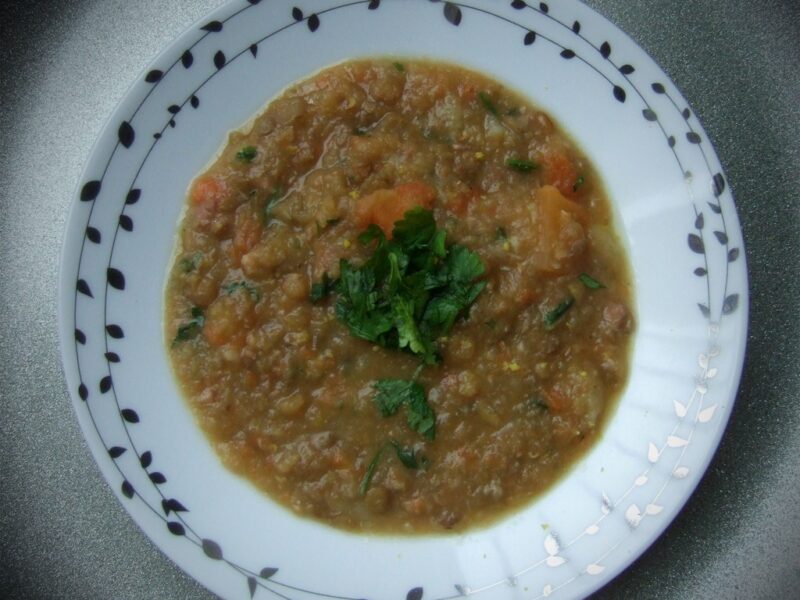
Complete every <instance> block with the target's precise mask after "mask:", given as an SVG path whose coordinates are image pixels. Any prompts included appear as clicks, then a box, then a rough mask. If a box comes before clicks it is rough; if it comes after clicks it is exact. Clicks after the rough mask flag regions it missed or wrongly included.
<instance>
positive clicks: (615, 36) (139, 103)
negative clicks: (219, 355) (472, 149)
mask: <svg viewBox="0 0 800 600" xmlns="http://www.w3.org/2000/svg"><path fill="white" fill-rule="evenodd" d="M312 6H313V9H312V8H311V7H312ZM312 10H314V11H316V12H314V13H312V12H311V11H312ZM376 55H393V56H400V57H426V58H434V59H437V58H438V59H445V60H448V61H453V62H456V63H460V64H463V65H465V66H467V67H471V68H475V69H478V70H480V71H483V72H485V73H487V74H489V75H492V76H494V77H495V78H497V79H499V80H500V81H502V82H504V83H505V84H507V85H508V86H510V87H512V88H514V89H516V90H518V91H520V92H522V93H523V94H525V95H526V96H528V97H529V98H530V99H531V100H532V101H533V102H534V103H535V104H537V105H539V106H541V107H542V108H544V109H545V110H547V111H548V112H549V113H550V114H551V115H553V116H554V117H555V118H556V119H557V120H558V121H559V122H560V124H561V126H562V127H563V128H564V129H565V130H566V131H567V132H568V133H569V134H571V136H572V137H573V139H575V140H576V141H577V142H578V144H579V145H580V146H581V148H582V149H583V150H584V151H585V153H586V154H587V155H588V156H589V158H590V159H591V160H592V161H593V162H594V165H595V166H596V167H597V169H598V171H599V172H600V173H601V175H602V177H603V178H604V180H605V184H606V188H607V190H608V192H609V194H610V196H611V198H612V201H613V203H614V205H615V211H616V215H617V224H618V227H619V229H620V231H621V233H622V237H623V238H624V242H625V244H626V246H627V248H628V250H629V252H630V258H631V263H632V267H633V273H634V279H635V286H636V290H635V297H636V313H637V316H638V330H637V332H636V337H635V342H634V347H633V354H632V369H631V377H630V382H629V385H628V387H627V389H626V391H625V392H624V395H623V397H622V398H621V400H620V403H619V407H618V409H617V411H616V413H615V415H614V416H613V418H612V419H611V421H610V423H609V425H608V428H607V430H606V431H605V433H604V435H603V436H602V438H601V440H600V441H599V442H598V444H597V445H596V446H595V447H594V449H592V450H591V451H590V452H589V453H588V454H587V455H586V456H585V457H584V458H583V459H582V460H581V461H579V462H578V464H577V465H576V466H575V468H574V469H573V470H572V471H571V472H570V474H569V475H568V476H567V477H565V478H564V479H563V480H562V481H561V482H560V483H558V484H557V485H556V486H555V487H553V488H552V489H551V490H550V491H549V492H548V493H546V494H545V495H544V496H542V497H541V498H539V499H538V500H536V501H535V502H534V503H533V504H531V505H530V506H529V507H528V508H526V509H524V510H521V511H519V512H517V513H516V514H514V515H512V516H510V517H508V518H507V519H505V520H503V521H501V522H499V523H497V524H496V525H494V526H492V527H490V528H487V529H483V530H477V531H474V532H471V533H467V534H463V535H452V534H451V535H437V536H434V535H431V536H420V537H391V536H369V535H356V534H351V533H344V532H341V531H338V530H335V529H332V528H330V527H327V526H324V525H320V524H317V523H315V522H312V521H310V520H304V519H300V518H297V517H295V516H294V515H292V514H290V513H289V512H288V511H287V510H285V509H284V508H282V507H280V506H278V505H277V504H275V503H274V502H272V501H271V500H269V499H268V498H266V497H265V496H264V495H263V494H262V493H260V492H259V491H257V490H255V489H254V488H253V487H251V485H250V484H248V483H247V482H245V481H243V480H241V479H240V478H238V477H237V476H235V475H233V474H231V473H230V472H228V471H227V470H226V469H225V468H224V467H223V466H222V465H221V464H220V462H219V460H218V459H217V457H216V455H215V454H214V452H213V451H212V449H211V447H210V446H209V444H208V443H207V442H206V439H205V437H204V436H203V434H202V432H201V431H200V430H199V428H198V427H197V426H196V424H195V422H194V419H193V416H192V414H191V413H190V410H189V408H188V406H187V405H186V404H185V403H184V401H183V400H182V398H181V397H180V394H179V392H178V389H177V386H176V383H175V381H174V380H173V377H172V374H171V371H170V367H169V365H168V359H167V356H166V351H165V347H164V342H163V330H162V313H163V286H164V281H165V277H166V271H167V267H168V262H169V259H170V254H171V252H172V247H173V241H174V235H175V230H176V226H177V223H178V218H179V215H180V212H181V208H182V204H183V202H184V197H185V192H186V189H187V187H188V185H189V183H190V181H191V180H192V178H193V177H194V176H195V175H196V174H197V173H198V172H200V171H201V170H202V169H203V168H204V167H205V166H206V165H207V164H208V163H209V161H210V160H211V158H212V157H213V156H214V155H215V153H216V152H217V151H218V149H219V148H220V146H221V145H222V144H223V143H224V141H225V139H226V135H227V133H228V132H229V131H230V130H232V129H236V128H238V127H240V126H241V125H242V124H243V123H245V122H246V121H247V120H248V119H249V118H251V117H252V116H253V115H254V114H255V113H256V112H258V111H259V110H260V109H261V108H262V107H263V106H264V105H265V104H266V103H267V101H268V100H269V99H270V98H272V97H273V96H275V94H276V93H278V92H279V91H280V90H282V89H283V88H284V87H285V86H287V85H289V84H290V83H292V82H294V81H296V80H298V79H301V78H304V77H306V76H308V75H309V74H311V73H313V72H315V71H317V70H319V69H320V68H322V67H324V66H327V65H330V64H332V63H335V62H338V61H341V60H344V59H348V58H354V57H367V56H376ZM59 318H60V327H61V339H62V349H63V360H64V368H65V372H66V377H67V381H68V384H69V388H70V390H71V392H72V395H73V400H74V404H75V410H76V413H77V415H78V419H79V420H80V423H81V426H82V428H83V431H84V434H85V436H86V439H87V441H88V443H89V445H90V447H91V449H92V451H93V453H94V455H95V458H96V460H97V462H98V465H99V466H100V469H101V470H102V472H103V474H104V475H105V477H106V479H107V480H108V482H109V484H110V485H111V486H112V487H113V488H114V490H116V492H117V494H118V496H119V498H120V502H122V504H123V505H124V506H125V508H126V509H127V510H128V511H129V512H130V514H131V516H132V517H133V518H134V520H135V521H136V522H137V523H138V524H139V525H140V526H141V527H142V529H143V530H144V531H145V532H146V533H147V535H148V536H150V538H151V539H152V540H153V541H154V542H155V543H156V544H158V545H159V547H160V548H161V549H162V550H163V551H164V552H165V554H166V555H167V556H169V557H170V558H171V559H172V560H174V561H175V562H176V563H177V564H178V565H179V566H180V567H181V568H183V569H184V570H186V571H187V572H188V573H189V574H190V575H191V576H193V577H194V578H196V579H197V580H198V581H199V582H201V583H202V584H204V585H205V586H207V587H208V588H209V589H210V590H212V591H213V592H215V593H217V594H219V595H220V596H223V597H226V598H248V597H252V596H255V597H258V598H270V597H274V596H277V597H284V598H309V599H310V598H323V597H324V598H354V599H355V598H376V599H382V598H408V599H415V600H419V599H421V598H424V599H426V600H428V599H434V598H440V599H441V598H452V597H456V596H461V595H469V596H475V597H476V598H480V599H487V600H488V599H499V598H502V599H511V598H526V599H530V598H539V597H545V596H552V597H563V598H568V597H580V596H585V595H587V594H589V593H591V592H592V591H594V590H596V589H597V588H599V587H600V586H601V585H603V584H604V583H606V582H607V581H609V580H610V579H611V578H612V577H613V576H614V575H616V574H617V573H619V572H620V571H621V570H622V569H623V568H625V567H626V566H627V565H629V564H630V563H631V562H632V561H633V560H634V559H635V558H636V557H637V556H638V555H639V554H640V553H641V552H643V551H644V549H645V548H647V546H648V545H649V544H651V543H652V542H653V541H654V540H655V539H656V538H657V537H658V535H659V534H660V533H661V532H662V531H663V530H664V528H665V527H666V526H667V525H668V524H669V522H670V521H671V519H672V518H673V517H674V516H675V515H676V514H677V512H678V511H679V510H680V508H681V507H682V506H683V504H684V503H685V502H686V500H687V498H688V497H689V495H690V494H691V492H692V490H693V489H694V487H695V486H696V484H697V482H698V481H699V479H700V477H701V476H702V474H703V472H704V470H705V468H706V466H707V465H708V462H709V460H710V459H711V456H712V454H713V452H714V450H715V448H716V447H717V444H718V442H719V439H720V436H721V435H722V432H723V430H724V427H725V424H726V421H727V419H728V416H729V414H730V411H731V406H732V402H733V399H734V396H735V392H736V387H737V385H738V381H739V376H740V372H741V366H742V360H743V355H744V344H745V338H746V323H747V275H746V268H745V264H744V252H743V248H742V236H741V232H740V229H739V225H738V220H737V217H736V213H735V208H734V205H733V200H732V198H731V195H730V192H729V190H728V188H727V186H726V181H725V176H724V174H723V173H722V171H721V167H720V164H719V161H718V159H717V157H716V155H715V153H714V149H713V148H712V147H711V145H710V144H709V142H708V139H707V137H706V135H705V133H704V132H703V129H702V127H701V126H700V124H699V123H698V122H697V119H696V118H695V117H694V115H693V113H692V112H691V110H690V109H689V108H688V107H687V103H686V101H685V100H684V99H683V97H682V96H681V94H680V92H678V90H677V89H676V88H675V86H674V85H673V84H672V83H671V82H670V81H669V79H668V78H667V76H666V75H665V74H664V73H663V71H661V70H660V69H659V68H658V67H657V66H656V65H655V64H654V63H653V61H652V60H651V59H650V58H649V57H648V56H647V55H646V54H645V53H644V52H643V51H642V50H641V49H640V48H639V47H638V46H637V45H636V44H635V43H634V42H633V41H632V40H630V39H629V38H628V37H627V36H626V35H625V34H623V33H622V32H620V31H619V30H618V29H616V28H615V27H614V26H613V25H612V24H611V23H609V22H608V21H606V20H605V19H604V18H603V17H601V16H599V15H598V14H596V13H594V12H592V11H591V10H590V9H589V8H587V7H586V6H583V5H581V4H580V3H578V2H576V1H567V0H563V1H561V2H558V3H557V4H555V3H554V5H553V6H552V7H549V6H547V4H545V3H536V2H531V3H528V4H526V3H524V2H521V1H519V0H516V1H514V2H510V1H508V2H496V1H495V2H492V1H489V0H469V1H465V2H429V1H427V0H426V1H423V0H419V1H409V0H383V1H379V0H371V1H370V0H361V1H351V2H347V1H345V0H319V1H317V2H314V3H311V2H304V3H302V5H301V4H294V3H293V2H288V1H284V0H274V1H262V2H259V1H258V0H248V1H246V0H235V1H232V2H230V3H229V4H227V5H225V6H223V7H221V8H220V9H219V10H217V11H216V12H215V13H214V14H213V15H210V16H209V17H208V18H207V19H206V20H204V21H203V22H201V23H198V24H197V26H195V27H192V28H191V29H190V30H189V31H187V32H186V33H185V34H183V35H182V36H181V37H180V38H179V39H177V40H176V41H175V42H174V43H173V44H171V45H170V46H169V48H167V49H166V50H165V51H164V52H163V53H162V54H161V55H160V56H159V57H158V58H157V59H156V60H155V61H154V63H153V65H152V67H151V69H150V70H148V71H147V72H146V73H143V74H142V76H141V77H140V78H139V79H138V80H137V81H136V82H135V83H134V84H133V86H132V87H131V89H130V90H129V92H128V93H127V95H126V96H125V98H124V100H123V102H122V103H121V104H120V106H119V108H118V109H117V110H116V111H115V113H114V114H113V116H112V117H111V119H110V121H109V123H108V125H107V127H106V128H105V130H104V132H103V134H102V135H101V136H100V139H99V140H98V141H97V144H96V145H95V148H94V150H93V152H92V154H91V156H90V157H89V160H88V162H87V165H86V170H85V173H84V176H83V183H82V185H81V187H80V189H79V190H78V192H77V198H76V199H75V202H74V205H73V207H72V211H71V214H70V217H69V225H68V229H67V232H66V237H65V242H64V250H63V258H62V265H61V289H60V315H59Z"/></svg>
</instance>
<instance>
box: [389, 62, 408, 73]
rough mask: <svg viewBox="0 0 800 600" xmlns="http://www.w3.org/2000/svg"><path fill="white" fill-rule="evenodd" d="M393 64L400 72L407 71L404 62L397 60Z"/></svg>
mask: <svg viewBox="0 0 800 600" xmlns="http://www.w3.org/2000/svg"><path fill="white" fill-rule="evenodd" d="M392 64H393V65H394V68H395V69H397V70H398V71H399V72H400V73H403V72H405V70H406V68H405V67H404V66H403V63H400V62H396V63H392Z"/></svg>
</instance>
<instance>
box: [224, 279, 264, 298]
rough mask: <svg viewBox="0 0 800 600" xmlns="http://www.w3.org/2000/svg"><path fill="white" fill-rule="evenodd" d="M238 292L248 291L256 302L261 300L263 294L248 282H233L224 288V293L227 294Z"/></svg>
mask: <svg viewBox="0 0 800 600" xmlns="http://www.w3.org/2000/svg"><path fill="white" fill-rule="evenodd" d="M236 290H245V291H247V292H248V293H249V294H250V295H251V296H252V297H253V300H255V301H256V302H258V301H259V300H261V292H260V291H258V288H257V287H255V286H254V285H253V284H251V283H248V282H246V281H232V282H230V283H229V284H227V285H225V286H223V287H222V291H223V292H225V293H226V294H233V293H234V292H235V291H236Z"/></svg>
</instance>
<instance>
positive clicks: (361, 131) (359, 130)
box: [353, 127, 368, 136]
mask: <svg viewBox="0 0 800 600" xmlns="http://www.w3.org/2000/svg"><path fill="white" fill-rule="evenodd" d="M367 131H368V129H367V128H366V127H354V128H353V135H357V136H365V135H367Z"/></svg>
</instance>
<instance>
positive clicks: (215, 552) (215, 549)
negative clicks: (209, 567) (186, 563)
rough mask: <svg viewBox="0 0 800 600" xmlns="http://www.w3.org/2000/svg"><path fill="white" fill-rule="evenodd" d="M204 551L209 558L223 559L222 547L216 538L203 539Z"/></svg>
mask: <svg viewBox="0 0 800 600" xmlns="http://www.w3.org/2000/svg"><path fill="white" fill-rule="evenodd" d="M203 552H204V553H205V555H206V556H207V557H208V558H211V559H213V560H222V548H220V547H219V544H218V543H217V542H215V541H214V540H209V539H204V540H203Z"/></svg>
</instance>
